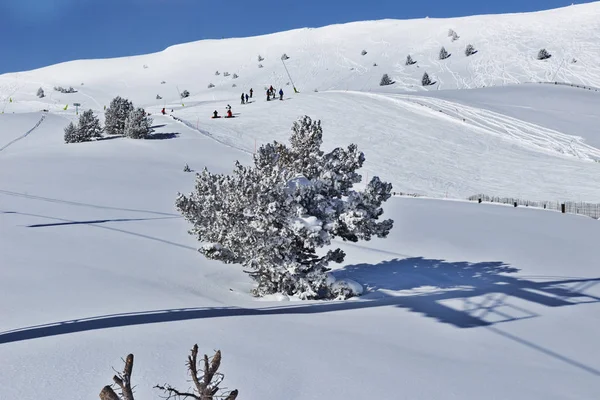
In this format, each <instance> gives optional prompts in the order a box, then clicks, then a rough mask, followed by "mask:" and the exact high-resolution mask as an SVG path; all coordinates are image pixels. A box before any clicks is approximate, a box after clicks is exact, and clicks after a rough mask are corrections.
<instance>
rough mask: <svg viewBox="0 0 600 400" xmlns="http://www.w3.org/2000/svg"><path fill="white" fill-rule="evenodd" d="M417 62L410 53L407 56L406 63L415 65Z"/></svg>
mask: <svg viewBox="0 0 600 400" xmlns="http://www.w3.org/2000/svg"><path fill="white" fill-rule="evenodd" d="M416 63H417V62H416V61H414V60H413V58H412V57H411V56H410V54H409V55H407V56H406V65H413V64H416Z"/></svg>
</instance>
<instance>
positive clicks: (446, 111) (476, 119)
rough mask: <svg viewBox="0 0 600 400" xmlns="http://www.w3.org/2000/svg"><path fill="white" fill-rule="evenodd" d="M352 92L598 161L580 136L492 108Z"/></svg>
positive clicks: (537, 147) (531, 145)
mask: <svg viewBox="0 0 600 400" xmlns="http://www.w3.org/2000/svg"><path fill="white" fill-rule="evenodd" d="M352 93H354V94H359V95H364V96H372V97H377V98H383V99H387V100H388V101H391V102H394V103H396V104H397V105H399V106H403V107H405V108H411V109H413V110H414V107H415V106H422V107H426V108H428V109H429V110H431V111H430V112H432V113H434V114H435V115H436V116H438V118H439V117H440V114H441V115H442V116H443V117H445V118H451V119H453V120H455V121H457V122H460V123H466V124H469V125H471V126H472V127H474V128H475V129H478V130H482V131H484V132H485V133H488V134H492V135H495V136H498V137H501V138H503V139H506V140H510V141H513V142H516V143H519V144H521V145H522V146H523V147H527V148H533V149H535V150H538V151H543V152H551V153H555V154H560V155H563V156H571V157H576V158H579V159H581V160H586V161H600V149H597V148H595V147H593V146H590V145H588V144H586V143H585V142H584V139H583V138H581V137H579V136H574V135H568V134H565V133H561V132H558V131H555V130H552V129H549V128H544V127H542V126H539V125H535V124H532V123H529V122H526V121H522V120H519V119H516V118H512V117H509V116H506V115H503V114H499V113H496V112H493V111H489V110H485V109H481V108H476V107H470V106H466V105H463V104H460V103H454V102H451V101H447V100H441V99H437V98H431V97H421V96H411V95H384V94H377V93H362V92H352Z"/></svg>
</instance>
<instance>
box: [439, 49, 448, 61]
mask: <svg viewBox="0 0 600 400" xmlns="http://www.w3.org/2000/svg"><path fill="white" fill-rule="evenodd" d="M448 57H450V54H449V53H448V52H447V51H446V48H445V47H443V46H442V48H441V49H440V60H445V59H446V58H448Z"/></svg>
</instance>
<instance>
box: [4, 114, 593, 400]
mask: <svg viewBox="0 0 600 400" xmlns="http://www.w3.org/2000/svg"><path fill="white" fill-rule="evenodd" d="M15 118H16V116H15V117H13V116H11V115H8V116H7V115H4V116H2V117H1V119H0V121H2V125H0V128H4V127H6V126H7V125H5V124H4V122H5V121H11V122H10V124H11V126H12V127H13V128H14V129H24V128H23V126H22V125H21V123H22V122H23V121H20V120H16V119H15ZM21 118H26V119H28V120H29V122H30V125H31V124H35V123H36V122H37V121H38V120H39V119H40V118H41V115H40V114H30V115H29V116H27V117H25V116H21ZM13 119H15V120H14V121H13ZM164 122H165V123H166V125H165V126H163V127H160V128H158V130H159V133H162V134H163V135H162V136H163V137H169V136H170V135H168V134H169V133H178V136H177V137H175V138H170V139H164V140H147V141H134V140H126V139H113V140H104V141H100V142H94V143H84V144H75V145H63V144H62V143H60V137H59V135H56V131H59V130H60V127H61V126H62V125H63V124H64V120H63V118H61V117H57V116H53V115H49V116H47V117H46V119H45V120H44V122H43V123H42V124H41V125H40V126H39V127H38V128H37V129H36V130H34V131H33V132H32V133H31V134H30V135H29V136H28V137H27V138H26V139H23V140H22V141H20V142H18V143H16V144H14V145H13V146H11V147H9V148H7V149H6V150H5V151H3V152H1V153H0V182H2V187H1V188H0V205H1V206H0V254H1V257H2V258H1V267H0V315H1V316H2V317H1V318H0V359H1V360H2V362H1V363H0V382H3V383H5V388H4V392H3V395H4V396H6V397H7V398H17V397H18V398H24V399H30V398H36V397H39V396H38V394H39V393H40V392H43V393H44V398H58V397H62V398H68V399H78V398H94V397H95V396H97V393H98V391H99V390H100V388H101V387H102V386H104V385H105V384H107V383H109V381H110V377H111V376H112V370H111V368H110V367H111V366H114V367H117V368H118V367H119V366H120V357H123V356H124V355H125V354H127V353H128V352H133V353H134V354H135V356H136V366H135V369H134V379H135V383H136V384H137V385H138V386H137V396H138V397H140V398H157V395H158V393H156V392H154V391H152V389H151V387H152V386H153V385H155V384H157V383H164V382H166V381H168V382H169V383H172V384H177V385H179V386H182V387H184V388H186V387H187V386H186V385H187V383H186V381H185V379H186V375H185V369H184V358H185V356H186V354H187V351H188V350H189V348H190V347H191V345H192V344H193V343H196V342H197V343H199V345H200V349H201V350H203V351H205V352H210V351H212V350H213V349H216V348H220V349H221V350H222V351H223V354H224V362H223V368H224V372H225V373H226V375H227V380H226V382H227V385H228V386H229V387H236V388H238V389H240V391H241V393H242V394H243V398H261V399H275V398H282V395H281V393H285V396H284V397H285V398H286V399H307V398H316V397H326V398H331V399H345V398H366V397H375V398H388V397H386V396H388V395H389V393H396V392H395V391H399V392H397V393H398V396H394V398H407V399H408V398H410V399H431V398H454V397H456V398H461V399H477V398H481V397H482V396H483V397H486V398H509V397H510V398H515V399H532V398H534V399H542V398H543V399H553V398H555V399H592V398H594V396H595V394H596V393H597V392H598V390H600V386H599V384H598V376H600V364H599V363H598V359H597V357H596V354H597V353H598V351H599V350H600V349H599V348H598V343H597V340H596V333H595V332H597V330H598V327H599V326H600V320H599V319H598V315H599V314H598V311H599V310H598V304H599V303H598V301H599V300H600V291H599V290H598V288H599V286H598V285H597V283H598V272H597V268H596V264H597V263H596V257H595V255H594V254H593V249H594V248H595V247H594V243H595V240H596V239H595V238H597V237H598V233H599V232H598V229H599V228H598V223H597V222H596V221H594V220H592V219H589V218H582V217H576V216H568V215H567V216H565V215H561V214H558V213H552V212H546V211H535V210H526V209H521V208H518V209H513V208H509V207H500V206H487V205H483V204H482V205H479V204H468V203H461V202H454V201H440V200H417V199H401V198H393V199H391V200H390V202H389V204H388V205H387V206H386V216H389V217H391V218H393V219H394V220H395V221H396V228H395V229H394V230H393V231H392V234H391V236H390V237H389V238H388V239H386V240H375V241H373V242H370V243H359V244H356V245H353V244H343V243H340V245H341V246H342V248H343V249H344V250H345V251H346V252H347V253H348V257H347V262H346V264H345V265H343V266H341V268H340V269H338V270H337V271H336V274H337V275H338V276H339V277H349V278H352V279H354V280H356V281H358V282H361V283H362V284H364V285H365V287H366V288H368V290H369V292H368V294H367V295H366V296H365V297H364V298H363V299H361V300H355V301H348V302H345V303H340V302H333V303H327V304H323V303H318V302H317V303H314V302H304V303H302V304H299V303H295V302H284V303H281V302H277V303H273V302H269V301H267V302H257V301H256V300H254V299H252V298H251V297H250V295H249V294H248V292H249V289H250V287H251V281H250V280H249V278H248V277H247V276H246V275H245V274H243V272H242V271H241V268H239V267H238V266H236V265H223V264H220V263H217V262H212V261H207V260H204V259H203V258H202V257H201V256H200V255H199V254H198V253H197V252H196V251H195V248H196V245H197V244H196V243H195V242H194V239H193V237H191V236H189V235H188V234H187V233H186V229H187V224H186V222H185V221H184V220H183V219H182V218H180V216H179V215H178V214H177V213H176V211H175V210H174V206H173V202H174V197H175V194H176V192H177V191H178V190H182V191H183V190H189V189H190V188H191V186H192V184H193V174H189V173H184V172H183V171H182V166H183V164H184V163H185V162H186V161H189V160H193V161H194V163H193V164H192V163H191V166H192V167H193V168H196V169H197V168H201V167H203V166H204V165H206V166H208V167H209V168H210V169H211V170H216V171H223V172H227V171H229V170H230V169H231V167H232V164H233V161H234V160H235V159H240V160H241V161H242V162H248V161H249V156H248V155H247V154H246V153H243V152H240V151H238V150H236V149H234V148H231V147H228V146H226V145H223V144H220V143H218V142H215V141H214V140H212V139H210V138H208V137H206V136H203V135H201V134H199V133H198V132H196V131H194V130H192V129H188V128H186V127H185V126H183V125H181V124H179V123H175V122H172V121H171V122H169V121H168V120H167V119H166V118H165V121H164ZM161 125H162V124H161ZM2 131H4V129H2ZM51 138H52V139H51ZM567 249H568V250H567ZM292 377H294V378H293V380H292ZM359 377H360V378H359ZM365 381H368V382H370V384H369V385H364V382H365ZM507 381H510V382H512V383H511V384H510V385H506V382H507ZM73 382H76V385H77V388H78V389H77V392H76V393H73V394H72V395H66V397H65V392H66V391H67V390H68V388H69V387H72V385H73ZM291 382H294V383H293V384H292V383H291ZM6 383H8V384H6Z"/></svg>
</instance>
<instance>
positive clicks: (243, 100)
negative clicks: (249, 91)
mask: <svg viewBox="0 0 600 400" xmlns="http://www.w3.org/2000/svg"><path fill="white" fill-rule="evenodd" d="M244 98H245V96H244V93H242V97H241V99H242V104H245V103H244Z"/></svg>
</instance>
